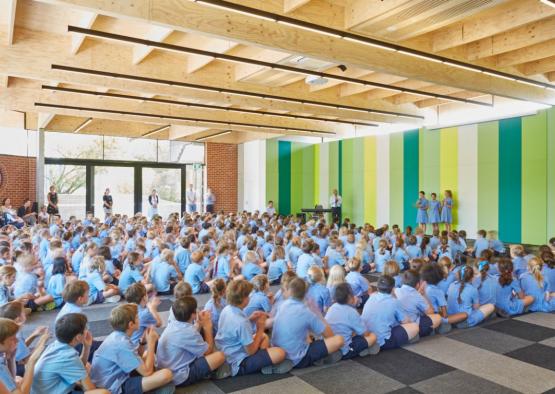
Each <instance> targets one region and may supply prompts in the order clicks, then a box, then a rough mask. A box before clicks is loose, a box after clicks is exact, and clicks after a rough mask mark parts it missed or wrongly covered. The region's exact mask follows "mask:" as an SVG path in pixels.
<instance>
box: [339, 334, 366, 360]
mask: <svg viewBox="0 0 555 394" xmlns="http://www.w3.org/2000/svg"><path fill="white" fill-rule="evenodd" d="M365 349H368V341H367V340H366V338H364V337H363V336H362V335H355V336H354V337H353V338H352V340H351V344H350V345H349V353H347V354H345V355H344V356H343V360H348V359H350V358H354V357H356V356H358V355H359V353H360V352H362V351H363V350H365Z"/></svg>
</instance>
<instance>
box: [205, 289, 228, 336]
mask: <svg viewBox="0 0 555 394" xmlns="http://www.w3.org/2000/svg"><path fill="white" fill-rule="evenodd" d="M226 305H227V302H226V300H225V298H220V306H219V307H218V306H217V305H216V303H215V302H214V299H213V298H210V299H209V300H208V302H206V305H204V310H205V311H210V319H211V320H212V329H213V331H214V335H216V332H217V331H218V323H219V321H220V314H221V313H222V311H223V309H224V308H225V307H226Z"/></svg>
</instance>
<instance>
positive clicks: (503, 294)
mask: <svg viewBox="0 0 555 394" xmlns="http://www.w3.org/2000/svg"><path fill="white" fill-rule="evenodd" d="M495 285H496V289H495V306H496V307H498V308H500V309H502V310H504V311H505V312H507V313H509V314H510V315H513V314H517V313H522V311H523V310H524V303H523V302H522V301H521V300H520V299H519V298H518V294H519V293H520V292H521V291H522V289H521V287H520V283H519V282H518V280H516V279H513V281H512V282H511V283H509V284H507V285H505V286H501V284H500V283H499V281H496V283H495Z"/></svg>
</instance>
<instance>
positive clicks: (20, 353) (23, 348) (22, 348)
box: [15, 331, 31, 362]
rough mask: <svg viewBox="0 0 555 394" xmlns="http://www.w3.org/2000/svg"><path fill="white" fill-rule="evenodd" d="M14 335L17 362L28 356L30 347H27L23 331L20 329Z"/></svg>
mask: <svg viewBox="0 0 555 394" xmlns="http://www.w3.org/2000/svg"><path fill="white" fill-rule="evenodd" d="M16 337H17V348H16V350H15V361H17V362H19V361H21V360H23V359H25V358H27V357H29V355H30V354H31V349H29V347H28V346H27V344H26V343H25V337H24V336H23V333H22V332H21V331H19V332H18V333H17V334H16Z"/></svg>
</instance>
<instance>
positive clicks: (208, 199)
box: [204, 188, 216, 213]
mask: <svg viewBox="0 0 555 394" xmlns="http://www.w3.org/2000/svg"><path fill="white" fill-rule="evenodd" d="M215 202H216V196H215V195H214V193H212V189H210V188H208V189H206V194H205V195H204V206H205V207H206V212H208V213H214V203H215Z"/></svg>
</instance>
